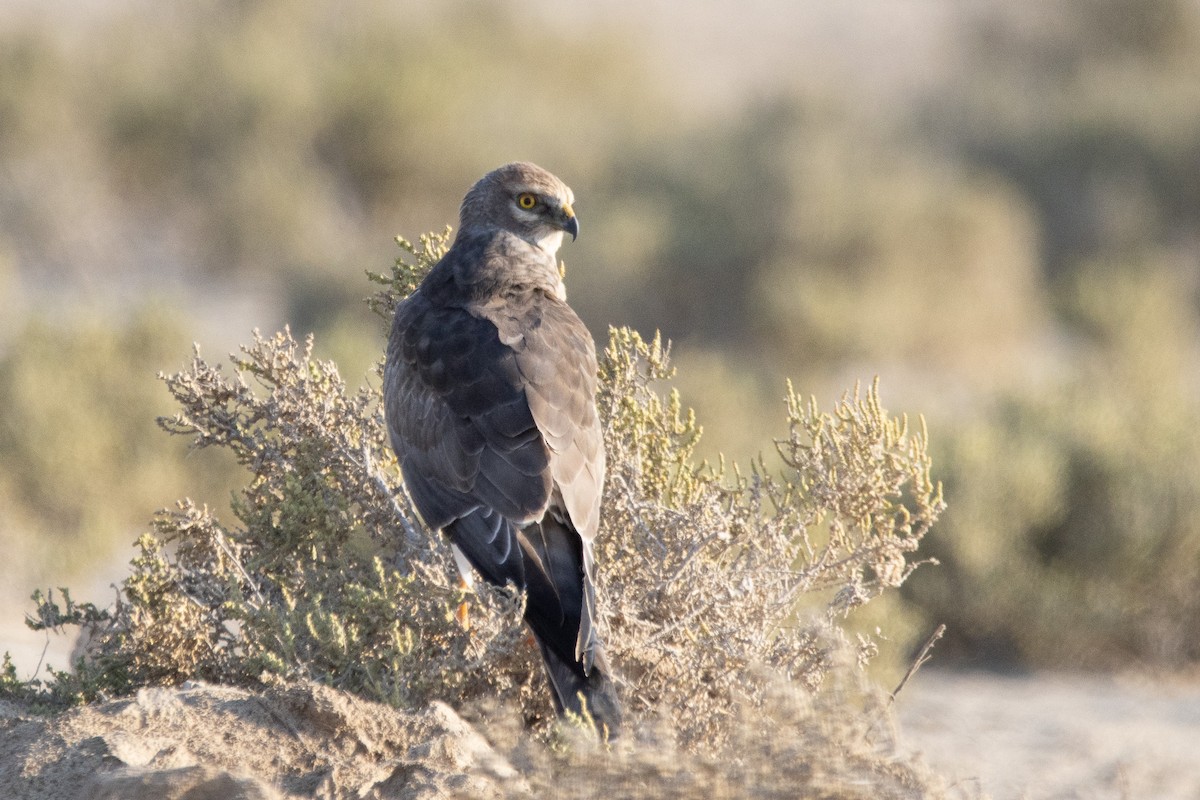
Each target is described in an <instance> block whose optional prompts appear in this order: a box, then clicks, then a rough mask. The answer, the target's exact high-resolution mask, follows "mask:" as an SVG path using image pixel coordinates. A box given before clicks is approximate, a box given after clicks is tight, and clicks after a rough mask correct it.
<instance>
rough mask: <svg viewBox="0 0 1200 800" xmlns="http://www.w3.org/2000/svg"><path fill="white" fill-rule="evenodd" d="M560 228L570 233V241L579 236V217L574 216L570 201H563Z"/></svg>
mask: <svg viewBox="0 0 1200 800" xmlns="http://www.w3.org/2000/svg"><path fill="white" fill-rule="evenodd" d="M562 216H563V221H562V229H563V230H564V231H566V232H567V233H569V234H571V241H572V242H573V241H575V240H576V239H578V238H579V219H578V218H576V216H575V209H573V208H571V204H570V203H563V207H562Z"/></svg>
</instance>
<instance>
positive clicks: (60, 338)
mask: <svg viewBox="0 0 1200 800" xmlns="http://www.w3.org/2000/svg"><path fill="white" fill-rule="evenodd" d="M6 322H9V320H6ZM13 327H14V328H15V330H14V331H13V333H12V337H11V339H9V340H8V341H6V342H4V344H3V345H2V346H0V408H2V409H3V413H0V531H2V534H0V535H2V536H3V540H4V543H5V549H6V553H7V555H8V558H7V559H6V560H5V562H4V563H3V564H0V595H3V596H6V597H8V598H9V599H15V597H16V595H15V594H12V592H14V591H15V589H16V588H17V586H18V585H22V584H24V582H25V581H29V582H32V583H35V584H37V583H41V582H43V581H45V580H47V579H48V577H50V576H51V575H53V576H54V577H55V578H56V579H59V580H67V579H70V578H73V577H74V576H75V575H77V574H79V573H80V572H82V571H83V570H84V569H85V568H89V567H92V566H93V565H94V564H96V563H97V562H100V563H108V562H109V560H111V559H112V558H113V557H114V556H113V554H114V552H116V551H117V548H118V546H121V547H123V546H125V545H127V544H128V542H129V541H131V540H132V539H133V538H135V537H136V536H137V534H138V532H139V531H140V530H141V529H142V528H143V527H144V525H145V521H146V520H145V517H146V513H145V512H146V510H147V509H152V508H156V507H158V506H160V505H162V504H163V503H165V502H169V501H170V500H171V499H172V498H173V497H176V496H177V495H178V493H179V492H181V491H183V490H184V488H185V487H190V488H192V489H193V490H194V491H197V492H205V493H210V492H211V493H217V492H219V491H220V487H222V486H225V485H229V486H232V485H233V484H232V483H231V482H230V477H231V472H232V470H231V468H230V465H229V464H228V463H225V462H224V461H223V459H221V458H219V457H217V456H219V454H218V453H216V452H213V453H211V454H206V455H204V456H201V457H199V458H192V459H188V460H187V461H186V462H185V461H184V458H185V455H186V448H185V447H183V443H182V442H171V441H169V440H166V439H164V438H163V437H162V435H161V434H160V433H159V432H158V431H156V430H155V427H154V418H155V417H156V416H157V415H159V414H161V413H163V412H164V411H166V410H168V409H169V408H170V406H169V404H168V402H167V399H166V398H165V397H164V396H163V394H162V390H161V387H160V386H159V385H158V384H157V383H156V382H155V381H154V378H153V376H154V372H155V370H158V369H161V368H162V367H163V366H164V365H165V364H170V363H178V359H179V349H180V348H181V347H183V346H186V343H187V341H188V338H187V335H186V334H185V333H184V332H183V326H182V325H181V324H180V323H179V321H178V320H176V319H174V318H173V317H172V316H171V315H169V314H168V313H167V312H166V311H165V310H163V309H161V308H159V307H156V306H155V305H154V304H153V303H146V304H145V305H144V306H143V307H141V308H139V309H137V310H135V311H131V313H130V314H129V315H128V316H127V317H126V318H125V319H124V320H123V321H122V322H121V324H119V325H112V324H110V323H109V322H107V321H106V320H103V319H102V318H100V317H98V316H96V315H89V314H87V313H81V312H78V311H76V310H65V313H61V314H58V315H56V316H52V315H50V314H48V313H41V314H37V315H35V316H32V317H30V318H28V319H26V320H24V321H23V323H22V324H19V325H15V326H13ZM122 555H123V554H122ZM122 560H123V559H122ZM18 578H20V583H18Z"/></svg>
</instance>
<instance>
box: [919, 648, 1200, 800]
mask: <svg viewBox="0 0 1200 800" xmlns="http://www.w3.org/2000/svg"><path fill="white" fill-rule="evenodd" d="M896 709H897V711H898V713H899V718H900V728H901V731H900V733H901V737H902V741H903V742H904V743H905V744H906V745H907V746H908V747H909V748H911V749H914V750H919V751H921V752H922V753H923V754H924V756H925V759H926V761H927V762H928V763H929V765H930V766H931V767H932V768H933V769H934V770H936V771H937V772H939V773H940V774H942V775H944V776H945V777H946V778H947V779H948V780H950V781H955V780H957V781H958V782H959V783H960V785H971V786H972V788H978V789H981V790H982V791H983V792H984V793H985V794H987V795H989V796H991V797H992V798H994V799H995V800H1010V799H1011V798H1029V799H1030V800H1042V799H1043V798H1087V799H1088V800H1108V799H1109V798H1156V800H1173V799H1174V798H1179V799H1180V800H1182V799H1183V798H1189V800H1192V799H1194V798H1200V681H1196V680H1180V679H1174V678H1172V679H1162V680H1154V679H1150V678H1146V677H1129V676H1103V675H1099V676H1098V675H1066V674H1046V673H1041V674H1033V675H1024V676H1006V675H996V674H992V673H954V672H942V671H936V670H925V671H922V672H919V673H918V674H917V675H916V677H914V679H913V680H912V681H911V682H910V683H909V684H908V685H907V686H906V687H905V688H904V690H903V691H902V692H901V694H900V695H899V697H898V698H897V703H896Z"/></svg>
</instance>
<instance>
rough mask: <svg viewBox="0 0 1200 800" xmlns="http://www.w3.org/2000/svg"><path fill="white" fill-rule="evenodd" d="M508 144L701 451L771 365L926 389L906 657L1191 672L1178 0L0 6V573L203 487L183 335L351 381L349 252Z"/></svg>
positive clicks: (1198, 591)
mask: <svg viewBox="0 0 1200 800" xmlns="http://www.w3.org/2000/svg"><path fill="white" fill-rule="evenodd" d="M827 6H835V7H834V8H830V7H827ZM517 158H524V159H530V160H535V161H537V162H538V163H540V164H542V165H543V166H545V167H547V168H549V169H551V170H553V171H554V172H556V173H557V174H559V175H560V176H561V177H563V178H564V179H565V180H566V181H567V182H568V183H570V184H571V185H572V187H573V188H574V190H575V192H576V194H577V196H578V198H579V202H578V204H577V209H578V211H579V213H580V217H581V219H582V221H583V235H582V236H581V238H580V239H579V241H578V242H577V243H574V244H572V245H570V246H569V247H567V248H566V249H565V250H564V251H563V255H564V257H565V259H566V261H567V267H568V279H567V280H568V285H569V286H570V290H571V293H572V302H573V305H575V307H576V308H577V309H579V311H580V313H581V315H582V316H583V317H584V319H585V321H587V322H588V323H589V325H590V326H591V327H592V329H593V332H594V333H595V334H597V338H602V334H603V332H604V329H605V327H606V326H607V325H609V324H629V325H633V326H636V327H637V328H639V329H641V330H642V331H644V332H646V333H650V332H652V331H653V330H654V329H656V328H657V329H661V330H662V331H663V333H664V334H665V335H666V336H668V337H670V338H671V339H672V340H674V342H675V343H676V347H675V351H674V356H675V362H676V365H677V366H678V367H679V379H678V383H679V386H680V388H681V390H682V392H683V395H684V400H685V402H688V403H690V404H692V405H694V406H695V407H696V409H697V412H698V416H699V418H700V420H701V422H702V423H703V424H704V426H705V430H706V434H705V440H704V442H703V443H702V448H706V452H707V453H708V454H709V455H712V456H715V455H716V454H717V453H718V452H723V453H725V454H726V455H728V456H729V457H732V458H734V459H737V460H739V461H742V462H745V461H746V460H748V459H749V458H750V457H751V456H752V455H753V454H754V453H756V452H757V451H760V450H764V449H769V448H771V447H772V444H771V442H772V438H773V437H779V436H783V435H784V434H785V433H786V431H784V430H782V429H779V428H776V427H774V426H773V423H772V421H774V420H782V419H783V415H782V413H781V412H782V410H783V405H782V404H783V394H784V378H785V377H791V378H792V379H793V380H794V382H795V384H796V386H797V389H798V390H799V391H801V392H803V393H806V394H807V393H812V394H815V395H817V397H818V398H820V399H821V402H822V404H823V405H829V404H831V403H832V401H833V400H834V399H836V397H837V396H838V395H839V394H840V393H841V392H842V391H843V390H845V389H847V388H849V387H851V386H853V384H854V382H855V381H856V380H860V379H861V380H864V381H869V380H870V378H871V377H872V376H873V375H879V376H881V378H882V381H883V396H884V400H885V401H886V403H887V404H888V406H889V407H891V408H895V409H906V410H910V411H923V412H924V413H925V415H926V417H927V419H928V421H929V427H930V431H931V440H932V446H933V450H934V456H935V477H938V478H941V479H942V480H944V481H945V483H946V498H947V500H948V502H949V504H950V509H949V511H948V512H947V513H946V515H945V516H944V518H943V521H942V522H941V523H940V524H939V526H938V527H937V528H935V529H934V531H933V533H932V534H931V535H930V536H929V537H928V538H927V539H926V542H925V545H924V546H923V547H924V548H926V549H927V550H928V552H929V554H931V555H935V556H936V557H937V558H939V559H940V560H941V562H942V566H941V567H938V568H930V569H922V570H920V571H919V572H918V573H917V574H916V575H915V576H914V577H913V578H912V580H911V581H910V582H909V584H908V585H907V586H906V588H905V591H906V595H905V599H904V602H905V604H906V607H905V608H903V609H900V608H897V609H895V611H896V613H897V614H902V615H903V616H904V618H905V619H906V620H909V622H908V623H906V625H907V626H908V628H909V629H911V630H917V629H920V628H922V625H924V626H925V627H926V628H927V627H928V626H930V625H932V624H936V623H937V622H945V623H947V624H948V626H949V632H948V634H947V639H946V643H945V646H944V647H943V646H939V651H938V652H939V658H940V659H942V660H943V663H945V662H946V661H947V660H949V659H951V658H953V659H956V660H958V662H959V663H966V664H978V665H988V666H1007V667H1024V666H1031V667H1042V666H1072V667H1081V666H1082V667H1086V666H1094V667H1114V666H1123V665H1130V664H1152V665H1158V666H1167V667H1182V666H1185V665H1191V664H1194V663H1195V662H1196V661H1197V660H1200V626H1198V625H1196V623H1195V620H1196V619H1197V618H1198V616H1200V2H1197V1H1196V0H1142V2H1139V3H1127V2H1121V0H1079V2H1072V3H1066V2H1063V3H1051V4H1046V3H1041V2H1036V1H1035V0H1025V2H1011V0H1010V1H1009V2H1004V1H1003V0H976V2H972V3H964V4H937V3H904V4H895V5H890V4H889V5H887V7H886V8H884V4H877V3H869V2H850V3H839V4H824V3H820V2H816V0H813V1H812V2H808V1H806V2H800V3H795V2H782V0H746V1H745V2H741V3H738V4H737V9H736V12H735V10H734V9H733V6H732V4H704V6H703V7H702V8H701V7H695V6H694V4H686V3H683V2H682V0H680V1H679V2H670V3H663V4H658V5H656V6H655V7H654V8H653V9H646V8H642V7H641V5H640V4H637V3H633V2H630V1H629V0H605V1H604V2H596V3H592V4H589V5H588V6H587V7H585V6H584V5H583V4H579V6H573V5H571V4H562V3H558V4H552V3H549V2H545V1H544V0H538V1H537V2H529V3H525V4H521V5H520V6H508V5H502V4H499V3H488V2H483V1H482V0H480V1H479V2H450V3H435V2H432V1H431V0H426V1H425V2H418V1H416V0H412V1H410V2H382V0H380V2H354V3H350V4H343V3H333V2H326V1H325V0H321V1H320V2H306V3H298V2H286V1H285V0H257V1H253V0H204V1H203V2H197V3H190V4H157V3H151V2H148V1H147V0H107V1H104V0H95V1H94V2H89V3H84V4H78V3H71V2H65V0H64V1H63V2H57V3H55V2H34V0H28V1H27V2H26V1H25V0H8V2H7V3H0V541H2V542H3V543H4V545H5V552H6V556H7V558H6V559H5V561H4V563H3V564H2V565H0V586H2V587H3V588H4V591H3V592H2V593H0V594H3V595H4V596H5V597H4V598H3V599H4V600H5V601H6V602H9V601H11V602H18V603H19V602H20V601H21V600H22V599H23V598H25V597H27V595H28V593H29V591H31V590H32V588H33V587H35V586H38V585H51V584H53V585H59V584H63V583H68V582H77V581H78V579H79V577H80V576H81V575H86V574H88V573H89V572H92V571H96V570H99V574H101V575H111V574H112V572H113V569H114V568H113V567H112V566H110V565H111V564H112V563H114V562H124V561H125V560H127V559H128V557H129V555H130V553H131V551H130V547H129V546H130V544H131V543H132V542H133V541H134V539H135V538H136V537H137V535H138V533H140V532H141V531H142V530H144V529H145V527H146V524H147V520H148V519H149V517H150V515H151V514H152V512H153V511H154V510H155V509H157V508H159V507H162V506H166V505H169V504H170V503H171V502H173V500H174V499H175V498H176V497H179V496H182V495H183V494H191V495H192V496H193V497H196V498H197V499H199V500H207V501H208V502H209V503H211V504H214V505H217V506H220V505H221V503H222V502H225V500H224V498H226V497H227V496H228V488H229V487H231V486H233V485H235V483H236V476H235V475H234V470H235V466H234V465H233V464H231V463H225V462H222V461H220V460H219V458H217V456H216V455H210V454H207V453H201V454H193V455H187V454H186V453H185V452H184V451H183V450H182V449H180V446H179V443H178V442H176V441H174V440H172V439H170V438H168V437H166V436H165V435H163V434H162V433H160V432H158V431H157V430H156V428H155V425H154V417H155V416H156V415H159V414H165V413H169V412H170V411H171V410H172V409H171V407H170V400H169V397H168V395H167V392H166V390H165V389H164V388H163V387H162V386H161V384H160V383H159V382H158V381H156V379H155V373H156V372H157V371H159V370H167V371H175V370H177V369H179V368H180V367H181V366H182V365H183V363H184V362H185V361H187V360H188V358H189V356H190V347H191V341H192V340H193V339H194V340H197V341H199V342H201V343H202V345H203V349H204V352H205V353H206V354H208V355H209V356H210V357H219V355H220V354H221V353H223V352H226V351H229V350H231V349H233V348H234V347H235V346H236V344H237V342H239V341H245V340H248V339H249V331H250V329H251V328H254V327H261V328H262V329H264V330H265V331H270V330H274V329H276V328H278V327H280V326H282V325H283V324H284V323H290V324H291V326H292V328H293V330H294V331H296V332H297V333H298V334H303V333H306V332H308V331H313V332H315V333H316V334H317V350H318V354H320V355H323V356H325V357H333V358H335V359H337V361H338V363H339V365H340V366H341V367H342V372H343V374H344V375H345V376H346V377H347V379H348V381H349V382H351V383H355V382H356V381H364V380H375V379H374V377H373V376H368V374H367V373H368V371H369V369H370V366H371V364H372V363H373V362H374V361H375V359H377V358H378V357H379V356H380V354H381V352H382V346H383V343H382V340H381V338H380V335H379V330H378V326H377V325H376V324H374V322H373V320H372V318H371V316H370V314H369V312H368V311H367V309H366V307H365V305H364V304H363V303H362V298H363V297H364V296H365V295H366V294H368V293H369V286H368V285H367V283H366V281H365V279H364V275H363V273H364V270H367V269H370V270H374V271H380V270H382V269H384V268H386V266H387V265H388V264H390V262H391V260H392V258H393V257H394V255H395V252H394V250H395V246H394V245H393V244H392V237H393V236H395V235H396V234H404V235H405V236H408V237H409V238H413V237H415V236H416V235H418V234H419V233H421V232H423V231H427V230H440V229H441V228H442V227H443V226H444V225H445V224H447V223H451V222H454V221H455V219H456V210H457V203H458V201H459V199H460V198H461V196H462V193H463V192H464V191H465V189H466V188H467V187H468V186H469V185H470V183H471V182H472V181H473V180H474V179H475V178H477V177H478V176H479V175H481V174H482V173H483V172H485V171H486V170H488V169H490V168H491V167H493V166H496V165H498V164H500V163H503V162H505V161H509V160H513V159H517ZM10 607H11V606H10ZM18 607H19V606H18ZM9 616H11V617H14V618H15V617H17V616H19V614H18V612H15V611H14V612H11V613H10V614H9ZM914 620H915V621H914ZM922 620H923V621H924V622H923V623H922V622H921V621H922ZM3 646H4V643H3V642H0V648H3Z"/></svg>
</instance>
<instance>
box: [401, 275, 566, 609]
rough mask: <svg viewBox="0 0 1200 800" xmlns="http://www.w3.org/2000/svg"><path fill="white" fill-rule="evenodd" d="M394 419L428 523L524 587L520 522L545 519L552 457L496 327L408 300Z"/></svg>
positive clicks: (500, 579)
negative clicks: (517, 525)
mask: <svg viewBox="0 0 1200 800" xmlns="http://www.w3.org/2000/svg"><path fill="white" fill-rule="evenodd" d="M385 413H386V416H387V422H388V431H389V434H390V436H391V439H392V446H393V448H394V449H395V451H396V452H397V454H398V455H399V458H400V464H401V468H402V471H403V473H404V479H405V483H406V484H407V486H408V488H409V493H410V494H411V495H412V498H413V502H414V503H415V504H416V506H417V510H418V511H419V512H420V514H421V516H422V518H423V519H424V520H425V522H426V524H428V525H429V526H430V527H434V528H444V529H446V530H447V533H448V534H449V535H450V536H451V538H452V540H454V542H455V544H457V545H458V546H459V548H460V549H461V550H463V552H464V553H465V554H466V555H467V557H468V558H469V559H470V560H471V562H472V563H473V564H474V565H475V567H476V568H477V569H479V570H480V571H481V572H482V573H483V574H484V576H485V577H487V578H489V579H490V580H493V581H494V582H497V583H499V584H500V585H503V584H504V583H505V582H507V581H508V580H512V581H513V582H515V583H517V584H518V585H523V582H524V581H523V571H522V570H521V566H520V560H521V557H520V553H519V552H518V547H517V546H516V541H515V532H514V530H513V526H512V524H511V522H510V521H512V522H518V523H519V522H524V521H527V520H530V519H535V518H537V517H540V516H541V514H542V513H543V512H544V511H545V508H546V506H547V504H548V503H549V499H550V492H551V476H550V470H549V469H547V466H548V462H549V457H550V455H549V452H548V451H547V449H546V444H545V442H544V441H543V440H542V437H541V434H540V432H539V430H538V427H537V424H536V423H535V421H534V418H533V415H532V413H531V412H530V409H529V404H528V403H527V402H526V400H525V392H524V388H523V378H522V376H521V374H520V371H519V369H518V367H517V364H516V360H515V358H514V354H513V351H512V350H511V349H510V348H508V347H507V346H505V345H504V344H503V343H502V342H501V341H500V339H499V336H498V334H497V331H496V328H495V326H494V325H492V324H491V323H490V322H488V321H487V320H484V319H481V318H479V317H476V316H474V315H472V314H471V313H469V312H468V311H467V310H466V309H464V308H462V307H457V306H434V305H433V304H431V303H430V302H429V301H428V300H427V299H426V298H425V297H424V296H423V295H422V294H421V292H417V293H415V294H414V295H412V296H411V297H409V298H408V299H407V300H405V301H404V303H402V304H401V305H400V307H399V308H398V309H397V313H396V321H395V323H394V325H393V331H392V336H391V340H390V341H389V346H388V359H387V369H386V373H385Z"/></svg>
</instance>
